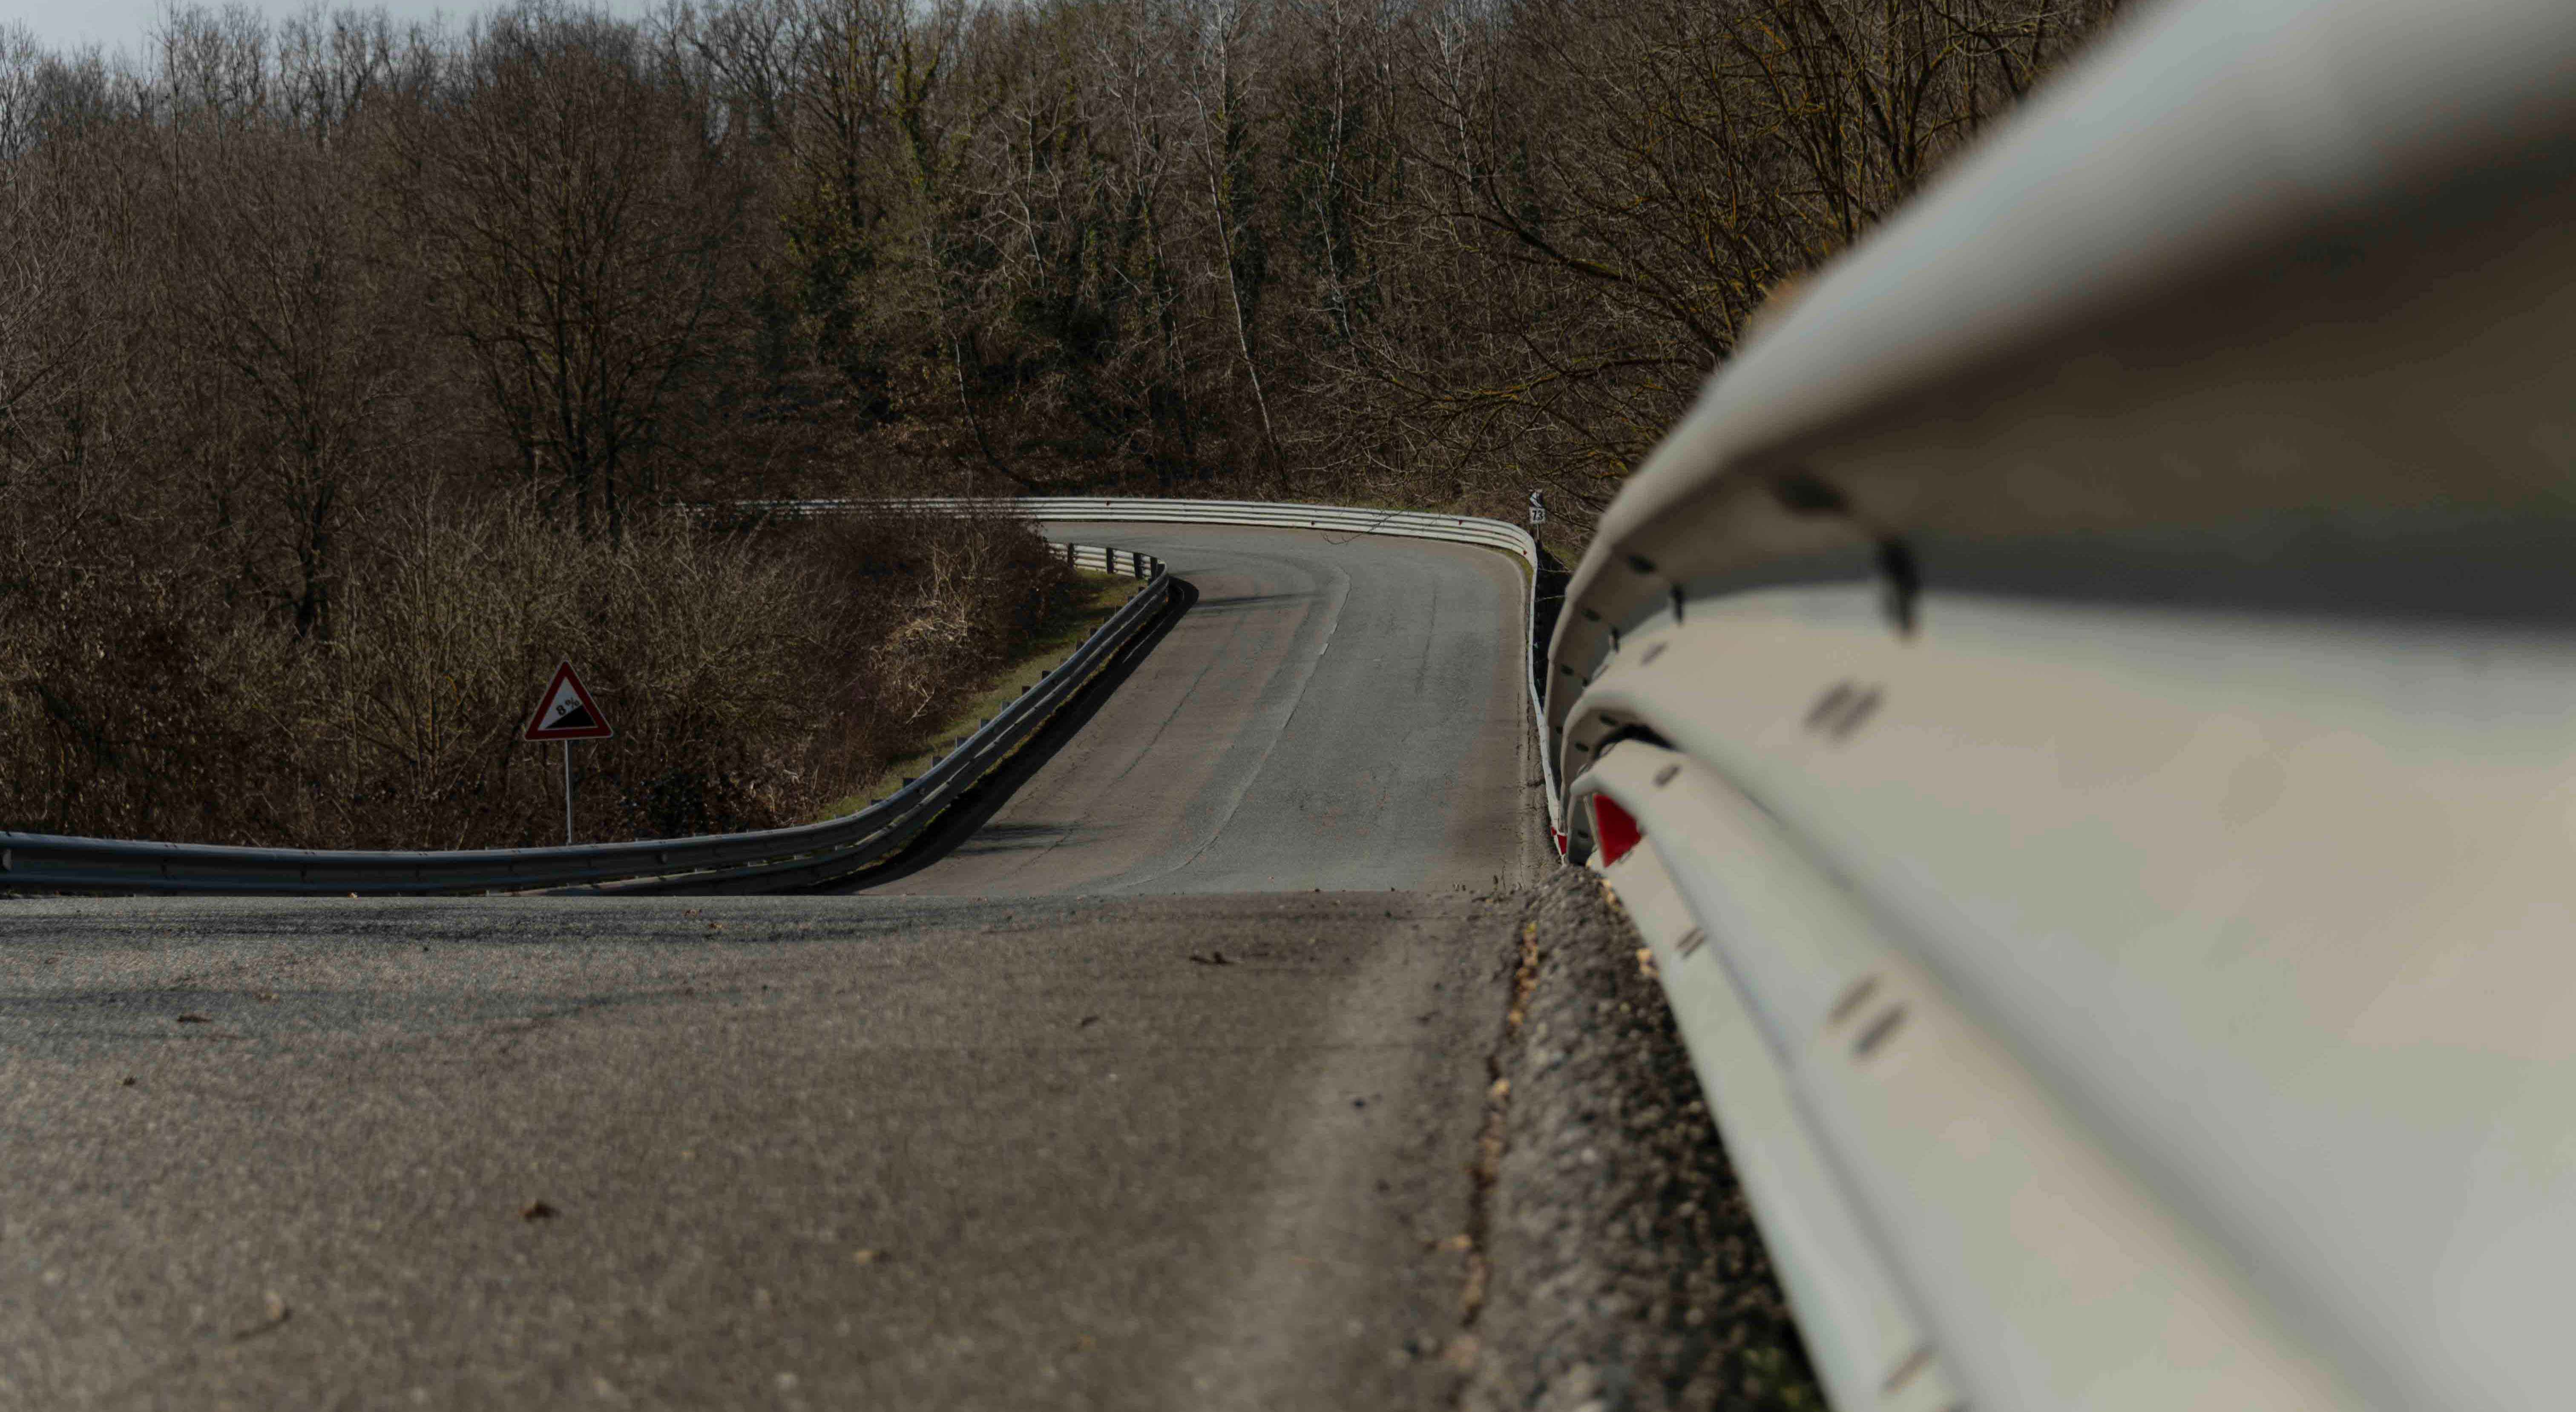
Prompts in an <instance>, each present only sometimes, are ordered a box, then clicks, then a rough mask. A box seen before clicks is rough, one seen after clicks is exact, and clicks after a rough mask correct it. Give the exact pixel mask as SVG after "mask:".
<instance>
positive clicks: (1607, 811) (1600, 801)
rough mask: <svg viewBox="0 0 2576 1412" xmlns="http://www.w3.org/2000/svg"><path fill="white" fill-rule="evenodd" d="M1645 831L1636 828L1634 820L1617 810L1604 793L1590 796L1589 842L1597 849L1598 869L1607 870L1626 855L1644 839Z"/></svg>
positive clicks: (1629, 815) (1616, 801)
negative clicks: (1590, 822) (1599, 850)
mask: <svg viewBox="0 0 2576 1412" xmlns="http://www.w3.org/2000/svg"><path fill="white" fill-rule="evenodd" d="M1645 836H1646V831H1645V830H1644V829H1641V828H1639V827H1637V820H1636V818H1635V817H1634V816H1633V815H1631V814H1630V813H1629V812H1628V811H1627V810H1625V809H1622V808H1620V807H1619V801H1618V800H1616V799H1613V798H1611V797H1610V796H1609V795H1606V794H1596V795H1594V796H1592V841H1593V842H1594V843H1597V844H1599V845H1600V846H1601V866H1602V867H1605V868H1606V867H1609V866H1610V865H1611V864H1613V863H1616V862H1618V861H1619V860H1620V859H1622V858H1625V857H1627V856H1628V850H1629V849H1631V848H1634V847H1636V846H1637V844H1638V842H1639V841H1640V840H1642V839H1644V838H1645Z"/></svg>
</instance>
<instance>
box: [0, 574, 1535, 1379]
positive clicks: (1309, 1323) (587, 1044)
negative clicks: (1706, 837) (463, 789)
mask: <svg viewBox="0 0 2576 1412" xmlns="http://www.w3.org/2000/svg"><path fill="white" fill-rule="evenodd" d="M1074 537H1077V538H1082V539H1085V540H1089V541H1092V542H1109V543H1120V544H1133V545H1136V546H1138V547H1143V548H1147V549H1149V550H1152V551H1153V552H1156V553H1160V554H1162V555H1163V556H1164V557H1165V558H1166V559H1168V560H1170V561H1171V562H1172V563H1173V564H1174V566H1175V569H1176V572H1178V573H1180V574H1181V575H1182V576H1183V577H1184V578H1189V579H1192V581H1193V586H1194V587H1195V588H1196V589H1197V590H1198V594H1199V598H1198V603H1197V605H1196V606H1195V607H1194V608H1193V609H1192V611H1191V613H1190V614H1189V615H1186V616H1184V617H1183V618H1182V619H1181V620H1180V621H1179V622H1178V623H1177V624H1176V625H1175V626H1174V628H1173V630H1172V631H1171V632H1170V633H1169V634H1168V635H1167V636H1165V637H1164V639H1163V640H1162V641H1161V642H1160V643H1159V644H1158V645H1157V646H1156V648H1155V649H1154V651H1153V653H1152V654H1151V655H1150V656H1149V657H1148V658H1146V659H1145V661H1144V662H1143V663H1142V664H1141V665H1139V666H1138V667H1137V669H1136V670H1135V671H1134V672H1133V673H1132V675H1131V676H1130V677H1129V678H1128V679H1127V680H1126V681H1124V682H1123V683H1121V684H1120V688H1119V690H1118V692H1117V693H1116V694H1115V695H1114V696H1113V697H1111V698H1110V699H1109V701H1108V702H1107V703H1105V704H1104V705H1103V706H1102V707H1101V708H1100V709H1099V710H1098V712H1097V714H1096V715H1095V716H1094V717H1093V718H1092V719H1091V720H1090V722H1089V723H1088V724H1087V725H1086V726H1085V727H1084V729H1083V730H1082V731H1081V732H1080V733H1079V734H1078V735H1077V736H1076V737H1075V738H1074V739H1073V741H1072V742H1071V743H1069V744H1067V745H1065V746H1063V747H1062V748H1060V749H1059V750H1058V751H1057V752H1056V754H1055V755H1054V756H1052V757H1050V758H1048V759H1047V760H1046V761H1045V762H1044V763H1043V764H1042V765H1041V766H1040V767H1039V768H1038V770H1037V771H1036V773H1035V774H1033V775H1032V776H1031V777H1030V778H1029V779H1028V780H1027V781H1026V783H1025V784H1024V786H1023V787H1022V790H1021V791H1020V793H1019V794H1017V795H1015V796H1014V797H1013V798H1012V799H1011V800H1009V801H1008V802H1006V803H1005V804H1004V805H1003V806H1002V808H1001V809H1000V810H999V811H998V812H997V813H996V814H995V815H994V817H993V818H992V820H990V821H989V827H990V829H991V833H990V837H988V838H986V839H985V840H983V841H982V842H979V843H977V844H976V845H974V846H973V847H972V848H971V849H969V850H967V851H964V852H962V853H961V854H960V855H959V856H957V857H955V858H953V859H951V860H949V861H947V862H943V863H941V864H939V865H937V866H934V867H931V868H928V869H925V870H923V871H921V872H918V873H916V874H914V875H912V876H911V877H909V878H906V879H903V880H901V882H900V883H899V886H900V887H902V888H904V889H905V890H906V891H907V892H908V893H910V894H929V893H947V894H951V895H892V894H891V893H889V892H880V893H860V894H856V895H847V896H825V897H813V896H807V897H777V898H744V899H701V900H691V899H683V898H580V899H575V898H543V899H444V900H421V901H411V902H382V901H367V902H362V901H357V900H346V901H329V900H325V901H302V902H291V903H290V902H278V901H235V900H225V901H205V900H152V899H16V900H6V901H0V1154H5V1160H0V1407H11V1408H14V1407H20V1406H25V1407H54V1406H68V1407H82V1406H97V1407H158V1406H186V1407H217V1406H226V1405H231V1406H240V1407H268V1406H281V1405H296V1406H351V1407H375V1406H389V1407H411V1406H431V1407H460V1408H462V1407H491V1406H504V1407H507V1406H556V1405H561V1404H565V1403H576V1402H577V1403H582V1404H585V1405H599V1406H724V1407H732V1406H777V1407H799V1406H811V1407H844V1406H849V1407H858V1406H896V1405H900V1406H929V1407H1030V1406H1036V1407H1191V1408H1199V1407H1247V1408H1249V1407H1316V1408H1327V1407H1332V1408H1341V1407H1350V1408H1375V1407H1388V1408H1393V1407H1420V1406H1428V1405H1434V1404H1441V1403H1444V1402H1445V1400H1446V1399H1448V1398H1449V1397H1450V1396H1451V1395H1452V1393H1453V1392H1454V1388H1455V1386H1456V1377H1457V1374H1456V1372H1455V1369H1454V1366H1453V1363H1452V1361H1451V1360H1450V1359H1448V1358H1447V1357H1444V1356H1443V1355H1444V1350H1445V1349H1447V1348H1448V1347H1449V1346H1450V1345H1451V1343H1452V1342H1453V1341H1454V1340H1455V1339H1456V1338H1457V1337H1458V1335H1459V1333H1460V1331H1461V1294H1462V1291H1463V1289H1464V1288H1465V1284H1466V1280H1467V1259H1468V1256H1467V1253H1466V1252H1465V1251H1464V1250H1463V1249H1462V1248H1461V1246H1460V1243H1459V1241H1458V1237H1460V1236H1461V1235H1462V1234H1464V1233H1466V1232H1468V1231H1469V1230H1471V1229H1472V1228H1473V1227H1474V1225H1475V1224H1476V1215H1475V1205H1474V1203H1475V1202H1476V1200H1477V1196H1476V1191H1475V1188H1474V1185H1473V1183H1472V1182H1471V1181H1470V1180H1469V1178H1468V1175H1467V1168H1468V1166H1469V1164H1470V1163H1471V1162H1472V1161H1473V1160H1474V1159H1475V1155H1476V1150H1477V1139H1478V1134H1479V1131H1480V1128H1481V1124H1482V1123H1483V1120H1484V1109H1483V1103H1484V1092H1483V1090H1484V1087H1485V1084H1486V1081H1487V1078H1488V1074H1487V1070H1486V1067H1485V1066H1486V1063H1487V1060H1488V1057H1489V1056H1490V1054H1491V1052H1492V1050H1493V1046H1494V1044H1495V1043H1496V1037H1497V1035H1498V1033H1499V1031H1500V1027H1501V1021H1502V1015H1503V1011H1504V1008H1505V1006H1506V1003H1507V998H1506V980H1505V976H1504V971H1505V970H1506V965H1505V958H1506V957H1507V956H1508V955H1509V954H1510V947H1511V944H1512V938H1511V936H1510V926H1509V918H1510V916H1511V915H1512V914H1511V913H1510V911H1509V910H1508V905H1507V904H1499V903H1496V902H1491V901H1487V900H1484V899H1482V898H1481V897H1480V896H1479V895H1478V894H1479V893H1481V892H1483V891H1486V890H1488V889H1490V887H1491V883H1492V880H1493V879H1494V878H1496V877H1498V876H1499V877H1503V878H1505V879H1506V880H1509V879H1512V878H1513V877H1514V876H1515V875H1516V874H1517V873H1518V872H1519V871H1520V870H1522V869H1525V868H1527V867H1528V866H1529V865H1530V858H1531V856H1532V852H1533V850H1532V849H1531V848H1530V847H1529V844H1528V840H1529V838H1531V837H1533V836H1534V835H1535V832H1536V826H1535V823H1534V822H1533V821H1532V820H1531V819H1530V816H1529V814H1528V813H1527V812H1526V811H1527V810H1528V809H1530V808H1531V806H1532V803H1533V799H1532V797H1531V795H1530V792H1528V791H1526V790H1515V788H1514V787H1513V785H1514V781H1515V779H1516V778H1517V776H1516V771H1517V769H1518V768H1519V767H1520V760H1521V756H1520V754H1519V747H1518V743H1517V739H1516V734H1517V733H1518V732H1521V731H1524V730H1525V728H1526V727H1525V720H1524V717H1523V715H1522V711H1523V710H1524V709H1525V708H1524V707H1523V706H1522V705H1521V703H1520V698H1519V694H1518V692H1519V687H1518V682H1517V679H1516V678H1515V677H1514V676H1513V675H1512V672H1511V662H1510V653H1511V651H1512V648H1511V647H1510V646H1509V644H1510V643H1511V642H1512V640H1513V636H1515V635H1516V633H1517V624H1518V608H1517V601H1518V600H1517V595H1518V593H1519V586H1518V583H1517V578H1516V574H1517V571H1516V570H1515V569H1514V567H1513V566H1512V564H1511V562H1510V561H1509V560H1506V559H1503V558H1501V557H1500V556H1494V555H1487V554H1485V553H1483V552H1482V551H1471V550H1463V549H1454V548H1449V547H1445V546H1424V545H1414V544H1407V543H1404V542H1400V541H1362V542H1358V543H1352V544H1335V543H1330V542H1327V541H1325V540H1322V539H1321V538H1319V537H1314V536H1292V535H1285V534H1277V533H1271V534H1267V535H1264V534H1237V533H1235V532H1215V533H1202V532H1199V531H1195V530H1193V531H1188V532H1180V531H1174V530H1170V529H1158V530H1155V531H1152V532H1151V533H1147V532H1142V531H1138V532H1134V533H1132V534H1131V533H1120V532H1111V531H1103V530H1101V529H1099V528H1097V527H1090V526H1085V527H1082V532H1081V533H1079V534H1078V535H1076V536H1074ZM1301 540H1302V541H1305V542H1302V543H1301V542H1300V541H1301ZM1408 717H1429V718H1436V723H1435V724H1433V725H1431V726H1429V727H1427V728H1426V727H1424V726H1421V725H1408V724H1406V720H1407V718H1408ZM1352 781H1356V782H1358V784H1359V788H1357V789H1352V790H1339V789H1337V788H1336V785H1337V782H1338V783H1348V782H1352ZM1345 795H1347V798H1345V797H1344V796H1345ZM1516 815H1517V817H1515V816H1516ZM1389 888H1393V889H1396V890H1395V891H1387V890H1385V889H1389ZM1313 889H1323V890H1321V891H1317V890H1313ZM1157 893H1159V894H1164V895H1146V894H1157ZM1180 893H1188V894H1192V895H1186V896H1184V895H1172V894H1180ZM961 894H974V895H961ZM1015 894H1016V895H1015ZM1040 894H1054V895H1040ZM1073 894H1090V895H1073ZM129 1080H130V1082H129Z"/></svg>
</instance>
